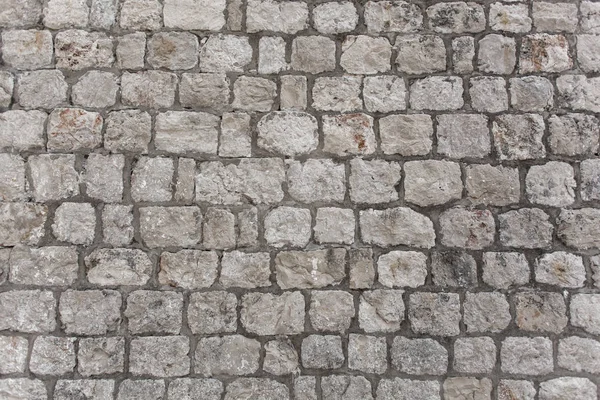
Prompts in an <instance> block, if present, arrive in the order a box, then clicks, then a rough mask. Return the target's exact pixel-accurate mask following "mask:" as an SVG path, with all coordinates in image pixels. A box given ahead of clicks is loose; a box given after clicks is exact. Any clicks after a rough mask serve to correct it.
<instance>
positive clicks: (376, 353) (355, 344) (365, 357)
mask: <svg viewBox="0 0 600 400" xmlns="http://www.w3.org/2000/svg"><path fill="white" fill-rule="evenodd" d="M348 368H350V369H352V370H357V371H362V372H366V373H373V374H382V373H384V372H385V371H386V370H387V346H386V341H385V338H384V337H377V336H368V335H358V334H350V336H349V340H348Z"/></svg>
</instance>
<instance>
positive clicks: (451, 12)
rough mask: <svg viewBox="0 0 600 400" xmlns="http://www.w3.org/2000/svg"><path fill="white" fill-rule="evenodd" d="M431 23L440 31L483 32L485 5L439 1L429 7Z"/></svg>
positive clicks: (432, 26) (428, 12)
mask: <svg viewBox="0 0 600 400" xmlns="http://www.w3.org/2000/svg"><path fill="white" fill-rule="evenodd" d="M427 16H428V17H429V25H430V26H431V28H433V30H434V31H436V32H439V33H465V32H472V33H475V32H481V31H483V30H484V29H485V14H484V11H483V7H482V6H480V5H479V4H475V3H464V2H452V3H439V4H435V5H432V6H431V7H428V8H427Z"/></svg>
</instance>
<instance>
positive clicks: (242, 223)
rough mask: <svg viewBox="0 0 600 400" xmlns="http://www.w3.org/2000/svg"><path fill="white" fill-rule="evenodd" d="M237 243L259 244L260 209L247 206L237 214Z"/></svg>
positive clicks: (251, 245) (245, 244)
mask: <svg viewBox="0 0 600 400" xmlns="http://www.w3.org/2000/svg"><path fill="white" fill-rule="evenodd" d="M237 224H238V229H237V245H238V248H241V247H255V246H257V245H258V209H257V208H256V207H250V208H246V209H244V210H242V211H240V212H239V213H238V214H237Z"/></svg>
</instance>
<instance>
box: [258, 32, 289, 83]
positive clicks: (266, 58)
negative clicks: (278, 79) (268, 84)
mask: <svg viewBox="0 0 600 400" xmlns="http://www.w3.org/2000/svg"><path fill="white" fill-rule="evenodd" d="M285 47H286V45H285V40H284V39H283V38H281V37H278V36H264V37H261V38H260V41H259V42H258V73H259V74H277V73H279V72H281V71H285V70H287V69H288V68H289V65H288V63H287V61H286V60H285Z"/></svg>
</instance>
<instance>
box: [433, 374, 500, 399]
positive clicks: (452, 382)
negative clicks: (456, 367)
mask: <svg viewBox="0 0 600 400" xmlns="http://www.w3.org/2000/svg"><path fill="white" fill-rule="evenodd" d="M443 387H444V398H445V399H448V400H459V399H464V398H472V399H481V400H485V399H488V400H489V399H490V398H491V394H492V381H491V380H490V379H488V378H481V379H477V378H465V377H460V378H459V377H456V378H447V379H446V380H445V381H444V386H443Z"/></svg>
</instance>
